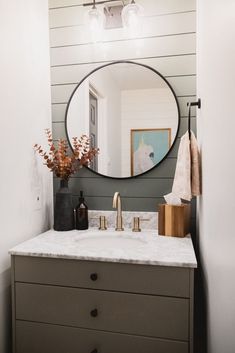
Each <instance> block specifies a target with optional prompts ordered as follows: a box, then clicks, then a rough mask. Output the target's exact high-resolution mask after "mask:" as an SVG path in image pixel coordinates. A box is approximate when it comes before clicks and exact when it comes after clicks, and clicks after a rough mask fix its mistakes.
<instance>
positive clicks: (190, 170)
mask: <svg viewBox="0 0 235 353" xmlns="http://www.w3.org/2000/svg"><path fill="white" fill-rule="evenodd" d="M200 184H201V183H200V156H199V150H198V144H197V140H196V137H195V135H194V133H193V132H192V131H191V139H189V133H188V131H187V132H186V133H185V134H184V135H183V136H182V137H181V141H180V146H179V151H178V157H177V164H176V170H175V177H174V182H173V188H172V193H173V194H174V195H176V196H178V197H179V198H181V199H183V200H187V201H190V200H191V199H192V196H198V195H200V193H201V190H200V189H201V188H200Z"/></svg>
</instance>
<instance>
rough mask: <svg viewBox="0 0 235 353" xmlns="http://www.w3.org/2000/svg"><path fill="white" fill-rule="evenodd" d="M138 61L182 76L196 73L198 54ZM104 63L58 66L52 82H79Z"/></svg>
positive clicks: (52, 75)
mask: <svg viewBox="0 0 235 353" xmlns="http://www.w3.org/2000/svg"><path fill="white" fill-rule="evenodd" d="M133 61H136V62H138V63H141V64H144V65H148V66H150V67H152V68H153V69H155V70H157V71H159V72H160V73H161V74H162V75H163V76H165V77H166V78H168V77H169V76H182V75H184V76H185V75H189V76H192V75H195V74H196V55H195V54H194V55H186V56H172V57H166V58H150V59H139V60H133ZM101 65H103V63H102V64H101V63H96V64H83V65H81V64H77V65H68V66H57V67H52V68H51V81H52V82H51V83H52V85H55V84H66V83H76V82H77V83H78V82H80V80H81V79H82V78H83V77H84V76H85V75H87V74H89V73H90V72H91V71H92V70H94V69H96V68H97V67H99V66H101Z"/></svg>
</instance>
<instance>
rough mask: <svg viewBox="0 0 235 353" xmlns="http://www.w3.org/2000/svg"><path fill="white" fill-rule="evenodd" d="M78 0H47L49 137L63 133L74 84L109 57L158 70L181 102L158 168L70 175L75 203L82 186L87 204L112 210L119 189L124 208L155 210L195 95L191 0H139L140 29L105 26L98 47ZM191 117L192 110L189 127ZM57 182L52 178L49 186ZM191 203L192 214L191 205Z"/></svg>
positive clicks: (169, 183) (167, 185)
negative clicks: (134, 173)
mask: <svg viewBox="0 0 235 353" xmlns="http://www.w3.org/2000/svg"><path fill="white" fill-rule="evenodd" d="M84 2H90V1H81V0H50V1H49V6H50V10H49V13H50V44H51V78H52V113H53V138H54V139H55V140H56V139H58V138H60V137H65V126H64V119H65V109H66V105H67V102H68V99H69V96H70V94H71V92H72V90H73V89H74V87H75V85H76V84H77V83H78V82H79V81H80V79H81V78H82V77H83V76H84V75H85V74H87V73H88V72H89V71H91V70H92V69H94V68H95V67H97V66H100V65H102V64H103V63H105V62H109V61H113V60H119V59H123V60H136V61H138V62H141V63H144V64H147V65H150V66H152V67H154V68H155V69H156V70H158V71H159V72H161V73H162V74H163V75H164V76H165V77H166V78H167V80H168V81H169V83H170V84H171V85H172V87H173V89H174V90H175V92H176V95H177V98H178V101H179V105H180V112H181V117H180V130H179V134H178V138H177V141H176V144H175V146H174V148H173V150H172V151H171V153H170V154H169V156H168V158H167V159H166V160H164V161H163V162H162V163H161V164H160V165H159V166H158V167H156V168H155V169H154V170H152V171H151V172H149V173H146V174H145V175H143V176H141V177H137V178H133V179H123V180H119V179H110V178H105V177H101V176H97V175H96V174H94V173H92V172H90V171H89V170H87V169H86V168H84V169H83V170H80V171H79V173H78V174H77V175H76V176H74V177H72V178H71V180H70V186H71V189H72V191H73V195H74V203H75V204H76V202H77V198H78V194H79V191H80V190H83V191H84V193H85V196H86V200H87V203H88V205H89V208H90V209H103V210H108V209H112V197H113V194H114V192H115V191H119V192H120V194H121V196H122V200H123V209H124V210H137V211H155V210H157V205H158V204H159V203H161V202H163V195H164V194H167V193H169V192H170V191H171V187H172V182H173V176H174V170H175V165H176V157H177V150H178V146H179V140H180V137H181V136H182V135H183V134H184V132H185V131H186V129H187V102H188V101H191V100H195V99H196V49H195V47H196V33H195V32H196V12H195V10H196V1H195V0H168V1H166V0H158V1H156V0H138V2H139V3H141V4H142V5H143V7H144V8H145V19H144V23H145V26H144V30H143V32H142V34H141V36H140V37H139V38H138V39H135V40H133V39H130V38H128V37H127V36H126V34H125V32H124V31H123V30H122V29H115V30H109V31H108V33H107V35H106V38H105V41H104V43H103V45H102V48H101V47H99V46H98V45H94V44H92V43H90V42H89V37H88V36H87V33H86V29H85V25H84V11H85V10H86V8H84V7H83V6H82V3H84ZM195 126H196V118H195V111H193V118H192V127H193V129H194V130H195ZM58 185H59V181H58V180H57V179H56V178H55V179H54V190H57V188H58ZM192 206H193V212H192V215H193V218H194V214H195V212H194V209H195V204H194V202H193V203H192Z"/></svg>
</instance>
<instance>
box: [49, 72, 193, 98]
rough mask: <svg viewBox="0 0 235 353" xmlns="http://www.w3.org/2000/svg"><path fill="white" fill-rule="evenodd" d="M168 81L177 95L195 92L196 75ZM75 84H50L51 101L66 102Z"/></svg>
mask: <svg viewBox="0 0 235 353" xmlns="http://www.w3.org/2000/svg"><path fill="white" fill-rule="evenodd" d="M168 82H169V83H170V85H171V86H172V88H173V89H174V91H175V94H176V95H177V96H185V95H191V96H193V95H195V94H196V87H195V86H196V76H179V77H169V78H168ZM76 85H77V84H66V85H56V86H52V89H51V94H52V103H65V102H68V100H69V97H70V96H71V94H72V92H73V90H74V89H75V88H76Z"/></svg>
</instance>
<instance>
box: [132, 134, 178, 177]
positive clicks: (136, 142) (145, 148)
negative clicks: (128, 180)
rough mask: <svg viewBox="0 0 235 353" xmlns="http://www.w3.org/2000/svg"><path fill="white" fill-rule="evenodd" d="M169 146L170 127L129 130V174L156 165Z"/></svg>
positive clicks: (135, 173)
mask: <svg viewBox="0 0 235 353" xmlns="http://www.w3.org/2000/svg"><path fill="white" fill-rule="evenodd" d="M170 147H171V129H170V128H161V129H132V130H131V176H134V175H138V174H142V173H144V172H146V171H147V170H149V169H151V168H153V167H154V166H155V165H157V164H158V163H159V162H160V161H161V160H162V159H163V158H164V157H165V155H166V154H167V152H168V151H169V149H170Z"/></svg>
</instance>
